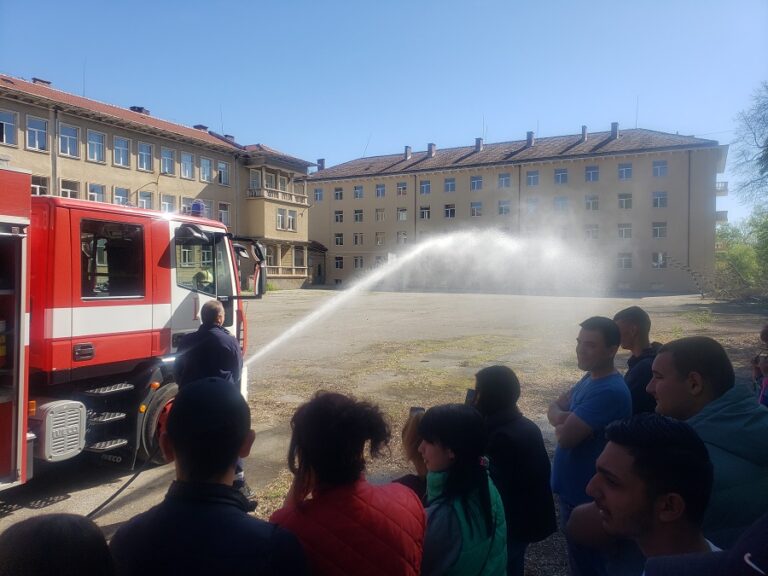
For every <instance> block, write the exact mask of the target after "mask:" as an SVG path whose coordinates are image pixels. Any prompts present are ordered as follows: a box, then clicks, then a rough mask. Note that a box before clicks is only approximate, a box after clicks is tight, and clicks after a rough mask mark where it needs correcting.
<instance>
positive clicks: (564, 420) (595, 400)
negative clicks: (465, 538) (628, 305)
mask: <svg viewBox="0 0 768 576" xmlns="http://www.w3.org/2000/svg"><path fill="white" fill-rule="evenodd" d="M580 326H581V331H580V332H579V336H578V338H577V339H576V358H577V360H578V365H579V368H580V369H581V370H585V371H586V372H587V374H585V375H584V377H583V378H582V379H581V380H579V382H578V383H577V384H576V385H575V386H574V387H573V388H571V389H570V390H568V391H567V392H564V393H563V394H561V395H560V397H559V398H558V399H557V400H556V401H554V402H552V404H550V406H549V410H548V411H547V418H548V419H549V423H550V424H552V426H554V427H555V435H556V436H557V449H556V450H555V459H554V463H553V466H552V491H553V492H554V493H556V494H557V495H558V499H559V501H560V523H561V527H562V528H563V529H564V528H565V526H566V524H567V523H568V518H569V517H570V514H571V510H573V508H574V507H576V506H578V505H579V504H584V503H585V502H590V501H591V500H592V499H591V498H590V497H589V496H587V493H586V487H587V483H588V482H589V480H590V478H592V475H593V474H594V473H595V462H596V460H597V457H598V456H599V455H600V453H601V452H602V451H603V448H605V444H606V440H605V435H604V430H605V427H606V426H607V425H608V424H610V423H611V422H613V421H614V420H619V419H623V418H628V417H629V416H631V415H632V398H631V396H630V393H629V389H628V388H627V385H626V384H625V383H624V379H623V378H622V376H621V374H619V373H618V372H617V371H616V368H615V367H614V363H613V362H614V357H615V356H616V352H617V351H618V349H619V343H620V342H621V334H620V332H619V327H618V326H617V325H616V323H615V322H614V321H613V320H611V319H610V318H605V317H602V316H593V317H592V318H588V319H587V320H585V321H584V322H582V323H581V324H580ZM566 541H567V544H568V564H569V566H570V571H571V575H572V576H581V575H589V576H591V575H597V576H603V575H605V574H606V570H605V565H604V562H603V559H602V557H601V555H600V553H599V552H598V551H595V550H593V549H590V548H584V547H582V546H579V545H577V544H575V543H573V542H571V541H570V540H568V539H567V538H566Z"/></svg>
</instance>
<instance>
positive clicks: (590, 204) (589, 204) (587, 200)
mask: <svg viewBox="0 0 768 576" xmlns="http://www.w3.org/2000/svg"><path fill="white" fill-rule="evenodd" d="M584 209H585V210H588V211H590V212H595V211H597V210H599V209H600V197H599V196H598V195H597V194H588V195H587V196H584Z"/></svg>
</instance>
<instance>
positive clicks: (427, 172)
mask: <svg viewBox="0 0 768 576" xmlns="http://www.w3.org/2000/svg"><path fill="white" fill-rule="evenodd" d="M726 156H727V146H720V145H719V144H718V143H717V142H716V141H713V140H704V139H700V138H694V137H690V136H679V135H675V134H666V133H662V132H655V131H651V130H644V129H632V130H625V131H619V126H618V124H617V123H614V124H613V125H612V128H611V131H606V132H596V133H589V132H588V131H587V129H586V127H582V132H581V134H577V135H573V136H558V137H551V138H541V139H536V138H535V137H534V135H533V133H532V132H529V133H528V135H527V138H526V139H525V140H520V141H513V142H503V143H494V144H486V143H484V142H483V140H482V139H480V138H478V139H476V141H475V145H474V146H468V147H461V148H450V149H445V150H438V149H437V147H436V146H435V145H434V144H429V145H428V147H427V150H426V151H422V152H412V151H411V148H410V147H408V146H406V147H405V150H404V152H403V153H402V154H396V155H395V154H393V155H387V156H377V157H370V158H360V159H357V160H352V161H350V162H346V163H343V164H340V165H337V166H334V167H331V168H327V169H326V168H325V167H324V165H323V164H324V162H323V161H322V160H320V161H318V170H317V172H315V173H313V174H312V175H310V176H309V177H308V178H307V189H308V193H309V194H310V200H311V202H312V207H311V209H310V214H311V218H310V230H309V237H310V240H313V241H316V242H318V243H320V244H322V245H324V246H326V247H327V248H328V252H327V253H326V254H324V255H323V259H324V261H323V262H322V263H320V262H318V263H315V262H312V263H311V264H312V265H313V267H314V266H317V265H318V264H322V265H324V266H325V270H326V274H325V277H324V278H323V280H324V281H325V283H327V284H345V283H347V282H348V281H349V280H351V279H353V278H354V277H355V276H358V275H360V274H363V273H365V272H366V271H368V270H370V269H371V268H373V267H376V266H377V265H380V264H381V263H383V262H385V261H387V259H388V257H389V255H390V254H393V253H394V254H397V253H398V252H401V251H403V250H405V249H407V248H408V247H409V245H410V244H412V243H413V242H418V241H420V240H423V239H424V238H425V237H429V236H431V235H434V234H439V233H447V232H452V231H456V230H462V229H487V228H495V229H498V230H501V231H504V232H506V233H508V234H510V235H512V236H518V237H523V238H532V239H535V238H537V237H544V236H550V237H551V236H554V237H556V238H558V239H559V240H560V241H562V242H564V243H567V244H568V245H569V246H571V247H578V250H579V251H581V252H586V253H590V254H593V255H596V257H599V258H601V259H602V260H603V262H604V263H605V264H606V267H607V268H610V269H611V270H613V273H612V274H611V286H610V288H611V289H618V290H639V291H664V292H687V291H698V290H700V289H703V288H704V285H705V284H706V283H707V282H708V281H709V280H710V279H711V277H712V273H713V270H714V249H715V222H716V218H723V217H724V215H723V214H721V213H717V214H716V210H715V198H716V196H718V195H724V194H726V193H727V187H726V185H725V184H723V183H719V184H718V183H717V181H716V179H717V174H718V173H722V172H723V171H724V169H725V159H726Z"/></svg>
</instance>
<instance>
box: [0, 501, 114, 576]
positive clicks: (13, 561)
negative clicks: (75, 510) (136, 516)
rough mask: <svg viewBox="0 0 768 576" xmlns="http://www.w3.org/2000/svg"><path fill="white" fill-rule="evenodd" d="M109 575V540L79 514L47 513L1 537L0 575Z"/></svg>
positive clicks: (4, 533) (110, 569) (18, 525)
mask: <svg viewBox="0 0 768 576" xmlns="http://www.w3.org/2000/svg"><path fill="white" fill-rule="evenodd" d="M45 574H61V575H62V576H74V575H75V574H77V575H78V576H110V575H111V574H114V572H113V565H112V557H111V556H110V553H109V548H108V547H107V541H106V540H105V539H104V535H103V534H102V533H101V530H99V528H98V526H96V524H94V523H93V521H91V520H89V519H88V518H86V517H85V516H78V515H77V514H44V515H42V516H35V517H33V518H28V519H26V520H22V521H21V522H19V523H17V524H14V525H12V526H11V527H9V528H8V529H7V530H5V531H4V532H3V533H2V534H0V576H27V575H29V576H40V575H45Z"/></svg>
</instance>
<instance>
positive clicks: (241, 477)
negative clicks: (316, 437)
mask: <svg viewBox="0 0 768 576" xmlns="http://www.w3.org/2000/svg"><path fill="white" fill-rule="evenodd" d="M200 319H201V320H202V325H201V326H200V328H198V329H197V332H192V333H191V334H187V335H186V336H184V337H183V338H182V339H181V342H179V347H178V350H177V353H176V364H175V371H176V382H177V383H178V385H179V388H183V387H184V386H185V385H186V384H188V383H190V382H194V381H196V380H201V379H203V378H221V379H223V380H227V381H229V382H231V383H232V385H233V386H236V387H237V388H239V387H240V374H241V373H242V370H243V355H242V352H241V351H240V343H239V342H238V341H237V339H236V338H235V337H234V336H232V335H231V334H230V333H229V331H228V330H227V329H226V328H224V327H223V326H222V324H224V306H222V305H221V302H219V301H218V300H209V301H208V302H206V303H205V304H203V307H202V309H201V310H200ZM234 487H235V488H237V489H238V490H240V492H242V493H243V495H244V496H245V497H246V498H248V499H249V501H251V502H252V506H253V508H254V509H255V508H256V506H255V503H256V502H255V500H253V498H252V494H251V490H250V488H249V487H248V484H246V482H245V472H244V470H243V461H242V460H241V459H238V461H237V468H236V470H235V482H234Z"/></svg>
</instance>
